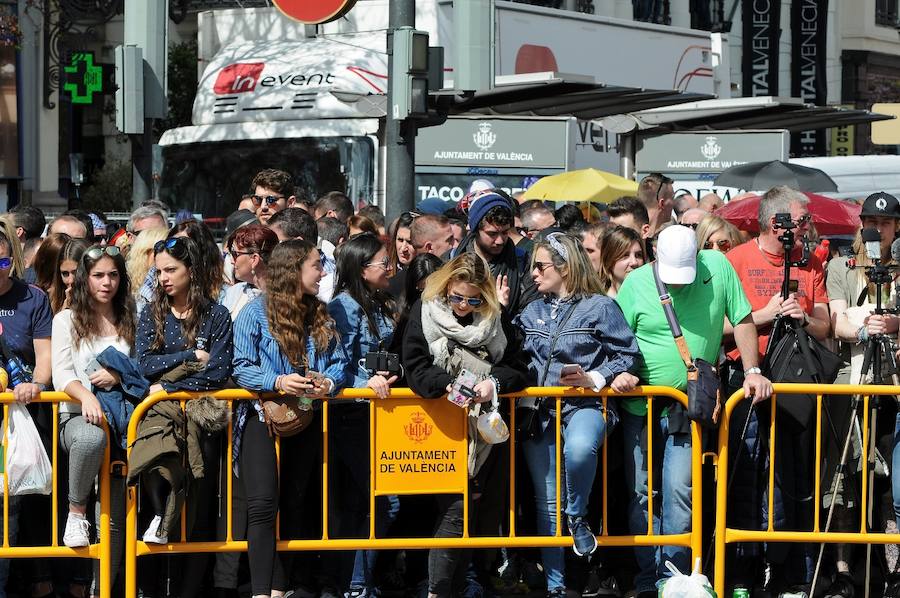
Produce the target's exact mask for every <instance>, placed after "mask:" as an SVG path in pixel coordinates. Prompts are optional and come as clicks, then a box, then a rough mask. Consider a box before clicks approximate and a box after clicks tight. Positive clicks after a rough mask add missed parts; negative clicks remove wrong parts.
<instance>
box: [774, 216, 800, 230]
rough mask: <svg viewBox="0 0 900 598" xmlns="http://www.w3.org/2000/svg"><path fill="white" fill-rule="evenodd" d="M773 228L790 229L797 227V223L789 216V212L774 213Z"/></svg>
mask: <svg viewBox="0 0 900 598" xmlns="http://www.w3.org/2000/svg"><path fill="white" fill-rule="evenodd" d="M775 228H781V229H784V230H791V229H792V228H797V223H796V222H794V219H793V218H791V215H790V213H785V212H782V213H779V214H775Z"/></svg>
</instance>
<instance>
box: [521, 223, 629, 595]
mask: <svg viewBox="0 0 900 598" xmlns="http://www.w3.org/2000/svg"><path fill="white" fill-rule="evenodd" d="M603 251H604V253H605V252H606V246H605V245H604V246H603ZM531 264H532V272H531V275H532V277H533V278H534V282H535V286H536V287H537V289H538V291H539V292H540V293H543V294H544V295H545V296H546V297H547V299H548V300H546V301H533V302H532V303H530V304H529V305H528V307H526V308H525V310H524V311H523V312H522V314H521V315H519V316H518V317H517V318H516V324H517V325H518V326H519V328H521V330H522V332H523V333H524V334H525V352H526V353H527V354H528V356H529V357H530V358H531V360H530V363H529V366H528V369H529V371H530V373H531V375H532V377H533V379H535V380H536V381H537V384H538V385H539V386H556V385H559V386H577V387H585V388H589V389H591V390H594V391H599V390H602V389H603V388H605V387H606V386H607V385H609V386H610V387H611V388H612V389H614V390H624V389H625V385H624V382H623V381H622V379H621V378H620V376H622V375H623V374H627V372H628V370H629V369H631V368H633V367H634V366H635V363H636V362H637V360H638V359H640V352H639V350H638V345H637V341H636V340H635V338H634V334H633V333H632V331H631V329H630V328H629V327H628V324H627V323H626V322H625V317H624V316H623V315H622V312H621V310H619V307H618V306H617V305H616V303H615V302H614V301H613V300H612V299H610V298H609V297H607V296H604V295H603V294H602V293H601V292H600V281H599V279H598V277H597V275H596V274H595V272H594V269H593V268H592V267H591V260H590V258H589V257H588V255H587V253H586V252H585V251H584V249H583V248H582V246H581V243H580V242H579V241H578V240H577V239H576V238H575V237H572V236H570V235H567V234H564V233H551V234H549V235H547V237H546V238H545V239H544V240H543V241H540V242H538V243H535V246H534V253H533V255H532V262H531ZM556 416H557V413H556V402H555V401H554V400H553V399H550V400H546V399H545V400H544V401H543V402H542V403H541V404H540V408H539V410H538V414H537V418H536V422H535V426H534V427H533V428H532V430H531V437H530V438H528V439H527V440H525V442H524V443H523V445H522V448H523V450H524V452H525V460H526V462H527V463H528V469H529V471H530V472H531V479H532V482H533V483H534V496H535V506H536V511H537V516H538V521H537V529H538V533H539V534H541V535H551V536H552V535H553V534H555V533H556V526H557V524H558V523H557V521H556V494H557V488H558V483H557V477H556V466H557V463H556V425H555V422H556ZM617 420H618V417H617V414H616V409H615V407H614V406H613V404H612V402H610V404H609V405H608V406H607V407H606V409H604V407H603V404H602V401H601V399H600V398H599V397H584V398H564V399H563V400H562V413H561V423H560V425H561V434H562V439H563V441H564V443H563V459H564V462H563V463H562V464H560V470H561V471H564V472H565V473H564V476H565V477H564V480H565V488H566V494H565V497H564V499H561V501H560V502H561V504H562V505H563V506H564V512H565V514H566V520H567V524H568V525H567V527H568V529H569V532H570V533H571V534H572V539H573V543H574V545H573V548H574V551H575V554H576V555H578V556H582V557H587V556H588V555H590V554H591V553H592V552H594V550H595V549H596V548H597V540H596V538H595V536H594V532H593V531H592V530H591V527H590V525H588V522H587V513H588V497H589V496H590V493H591V487H592V486H593V484H594V476H595V474H596V471H597V457H598V454H599V451H600V447H601V445H602V444H603V441H604V440H605V439H606V437H607V436H608V434H609V432H610V430H612V428H613V427H614V426H615V424H616V421H617ZM541 556H542V558H543V562H544V573H545V575H546V577H547V593H548V596H565V593H566V586H565V580H564V571H565V558H564V555H563V550H562V549H561V548H543V549H541Z"/></svg>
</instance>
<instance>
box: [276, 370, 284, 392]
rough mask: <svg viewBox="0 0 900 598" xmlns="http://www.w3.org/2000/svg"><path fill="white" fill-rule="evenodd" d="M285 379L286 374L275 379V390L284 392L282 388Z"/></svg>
mask: <svg viewBox="0 0 900 598" xmlns="http://www.w3.org/2000/svg"><path fill="white" fill-rule="evenodd" d="M283 379H284V374H279V375H278V376H276V377H275V390H278V391H281V392H284V389H283V388H281V381H282V380H283Z"/></svg>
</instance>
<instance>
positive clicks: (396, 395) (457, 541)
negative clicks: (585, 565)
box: [125, 386, 703, 598]
mask: <svg viewBox="0 0 900 598" xmlns="http://www.w3.org/2000/svg"><path fill="white" fill-rule="evenodd" d="M201 396H212V397H215V398H217V399H221V400H226V401H237V400H247V399H250V400H255V399H258V398H259V395H257V394H256V393H251V392H248V391H246V390H240V389H227V390H222V391H218V392H214V393H209V392H207V393H187V392H178V393H171V394H168V393H165V392H158V393H154V394H151V395H150V396H148V397H147V398H146V399H145V400H144V401H143V402H142V403H141V404H140V405H138V406H137V407H136V408H135V412H134V414H133V416H132V418H131V421H130V422H129V426H128V451H129V454H130V451H131V445H132V443H133V441H134V439H135V438H136V435H137V428H138V424H139V422H140V421H141V419H142V418H143V417H144V415H145V414H146V413H147V411H148V410H149V409H150V408H151V407H152V406H153V405H154V404H156V403H158V402H160V401H164V400H178V401H180V402H181V408H182V411H184V408H185V404H186V401H188V400H191V399H192V398H196V397H201ZM504 396H507V397H509V398H511V399H517V398H522V397H549V398H551V399H555V401H556V413H557V417H556V440H557V442H556V476H557V480H559V479H560V477H559V475H560V467H561V465H562V445H561V443H560V434H561V420H560V417H559V414H560V413H561V403H562V399H563V398H564V397H590V396H597V397H601V398H602V405H603V409H604V411H605V410H606V407H607V401H608V399H609V397H615V398H621V397H647V399H648V412H647V418H648V423H649V422H652V421H653V418H654V417H658V415H657V414H658V408H656V407H654V401H659V400H661V399H671V400H675V401H678V402H680V403H681V404H682V405H685V406H686V405H687V397H686V396H685V394H684V393H682V392H680V391H678V390H675V389H672V388H668V387H660V386H640V387H637V388H635V389H634V390H632V391H630V392H627V393H613V392H610V391H609V390H603V391H600V392H594V391H591V390H589V389H583V388H571V387H533V388H528V389H525V390H524V391H522V392H518V393H511V394H509V395H504ZM352 399H372V400H371V401H370V402H369V413H370V441H369V442H370V472H369V476H370V477H369V484H370V486H369V488H370V496H369V507H370V513H375V496H376V492H375V417H374V415H375V409H376V405H377V403H379V402H381V401H390V400H391V399H418V400H420V401H432V400H446V399H421V398H420V397H418V396H417V395H415V394H414V393H413V392H412V391H411V390H410V389H408V388H397V389H392V390H391V394H390V397H389V398H387V399H378V398H377V397H376V395H375V393H374V392H373V391H371V390H369V389H346V390H344V391H342V392H341V393H340V394H339V395H337V396H336V397H334V398H328V399H323V400H322V443H323V453H322V455H323V461H322V470H321V475H322V490H323V491H322V518H323V529H322V537H321V538H320V539H304V540H296V539H295V540H282V539H280V537H279V535H278V529H279V525H278V523H277V519H276V527H275V529H276V549H277V550H278V551H279V552H283V551H304V550H357V549H400V548H406V549H430V548H462V547H467V548H498V547H545V546H560V547H569V546H571V545H572V539H571V538H570V537H568V536H563V534H562V527H563V526H562V525H561V523H562V521H563V520H562V518H561V517H560V514H561V513H560V506H561V505H560V495H561V493H560V492H559V491H558V492H557V495H556V513H557V519H556V520H557V522H558V524H557V525H556V533H555V535H553V536H519V535H517V534H516V511H515V505H516V501H515V480H514V477H513V476H514V475H515V466H516V451H515V450H510V451H509V464H510V474H509V475H510V483H509V489H508V491H509V505H510V507H509V509H510V510H509V513H508V516H509V520H508V525H509V535H508V536H494V537H484V536H478V537H471V536H469V529H468V519H469V518H468V509H469V504H468V503H469V497H468V493H465V492H463V493H462V495H463V500H464V502H463V509H464V511H463V521H464V528H463V535H462V536H461V537H458V538H432V537H417V538H376V537H375V517H369V537H368V538H353V539H350V538H347V539H343V538H341V539H336V538H329V537H328V525H327V521H328V493H329V484H328V475H329V463H328V444H329V442H328V438H329V436H328V433H329V430H328V419H329V418H328V407H329V404H330V403H331V402H333V401H340V400H352ZM510 411H511V418H510V421H509V422H508V425H509V429H510V439H509V441H508V442H509V443H510V446H511V447H513V446H515V444H514V443H515V442H516V438H515V434H516V432H515V428H516V424H515V409H511V410H510ZM225 435H226V438H227V448H226V450H225V454H226V457H225V459H226V463H227V466H228V469H227V471H228V472H229V475H226V478H227V483H226V503H227V509H226V537H225V539H224V540H222V541H206V542H188V541H186V539H185V536H186V533H185V531H186V530H185V526H186V517H185V509H184V508H183V509H182V513H181V538H180V541H177V542H172V541H170V542H169V543H168V544H164V545H157V544H147V543H144V542H143V541H139V539H138V529H137V511H138V509H137V487H136V486H129V487H128V488H127V489H126V497H127V507H126V530H125V533H126V535H125V580H126V593H125V596H126V598H137V591H138V588H137V557H139V556H144V555H149V554H186V553H201V552H203V553H210V552H246V550H247V542H246V541H245V540H243V541H238V540H234V538H233V529H232V523H233V515H232V505H233V501H232V490H233V488H232V485H233V480H232V476H231V475H230V472H231V470H232V454H231V443H232V427H231V425H229V426H228V427H227V430H226V431H225ZM691 437H692V459H691V462H692V464H691V471H692V480H693V484H692V501H693V512H692V523H691V530H690V531H689V532H687V533H684V534H673V535H663V534H659V535H654V534H653V517H652V513H653V508H654V502H655V500H654V496H653V494H654V486H655V484H654V475H653V467H652V463H651V467H649V468H648V472H647V474H648V480H647V486H648V504H647V509H648V518H647V519H648V530H647V534H646V535H643V534H642V535H623V536H610V535H609V534H608V526H607V525H606V524H605V523H604V525H603V528H602V531H601V534H600V536H598V544H599V545H600V546H610V547H612V546H615V547H635V546H663V545H674V546H685V547H687V548H690V549H691V551H692V554H693V557H692V558H693V559H696V558H698V557H700V555H701V543H702V512H703V509H702V475H701V466H702V431H701V428H700V427H699V425H698V424H696V423H693V422H692V424H691ZM653 440H654V434H653V426H652V425H648V438H647V445H648V449H647V450H648V453H649V454H651V455H652V454H653V452H652V451H653ZM276 456H277V457H279V458H280V449H279V443H278V441H277V439H276ZM606 464H607V443H606V442H604V443H603V447H602V455H601V459H600V463H599V467H600V475H601V476H603V482H604V483H603V488H604V491H603V505H602V516H603V521H604V522H606V521H607V479H606V473H607V468H606ZM557 488H558V489H560V488H564V486H563V485H562V484H558V485H557ZM431 493H434V492H422V493H421V494H431ZM657 500H659V499H657Z"/></svg>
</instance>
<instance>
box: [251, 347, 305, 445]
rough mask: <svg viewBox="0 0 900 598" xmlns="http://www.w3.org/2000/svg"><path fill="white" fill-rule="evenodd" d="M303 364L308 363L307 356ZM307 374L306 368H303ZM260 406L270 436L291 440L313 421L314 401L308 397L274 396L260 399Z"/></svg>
mask: <svg viewBox="0 0 900 598" xmlns="http://www.w3.org/2000/svg"><path fill="white" fill-rule="evenodd" d="M302 362H303V363H304V364H305V363H306V356H305V355H304V358H303V360H302ZM302 369H303V371H304V374H305V371H306V366H303V368H302ZM259 406H260V408H261V409H262V416H263V419H264V420H265V422H266V427H267V428H268V429H269V436H272V437H274V436H281V437H282V438H289V437H291V436H296V435H297V434H299V433H300V432H302V431H303V430H305V429H306V428H307V427H308V426H309V424H310V423H312V420H313V401H312V399H310V398H308V397H289V396H284V395H273V396H270V397H260V399H259Z"/></svg>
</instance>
